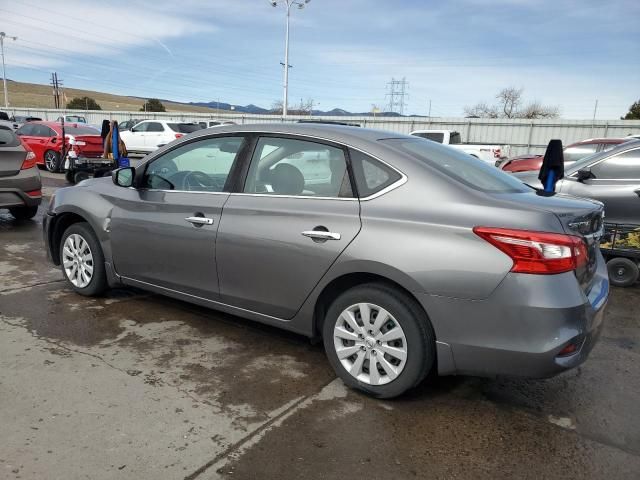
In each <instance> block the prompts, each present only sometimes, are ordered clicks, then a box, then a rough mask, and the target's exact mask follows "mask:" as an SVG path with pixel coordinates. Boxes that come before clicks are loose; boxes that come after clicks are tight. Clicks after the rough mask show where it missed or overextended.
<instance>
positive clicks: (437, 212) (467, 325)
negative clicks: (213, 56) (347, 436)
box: [44, 124, 609, 398]
mask: <svg viewBox="0 0 640 480" xmlns="http://www.w3.org/2000/svg"><path fill="white" fill-rule="evenodd" d="M602 215H603V207H602V204H601V203H599V202H597V201H590V200H582V199H576V198H572V197H564V196H560V195H556V196H553V197H545V196H542V195H540V194H538V193H537V192H536V191H534V190H533V189H531V188H530V187H527V186H525V185H524V184H522V183H521V182H519V181H518V180H516V179H515V178H513V177H511V176H510V175H508V174H506V173H503V172H501V171H499V170H498V169H495V168H493V167H490V166H487V165H484V164H483V162H480V161H478V160H476V159H474V158H472V157H470V156H468V155H465V154H464V153H460V152H457V151H456V150H453V149H451V148H448V147H446V146H442V145H439V144H437V143H435V142H430V141H428V140H424V139H421V138H417V137H415V136H413V137H410V136H405V135H399V134H394V133H388V132H380V131H375V130H367V129H361V128H354V127H345V126H334V125H320V124H318V125H314V124H276V125H244V126H237V125H234V126H228V127H216V128H211V129H208V130H200V131H197V132H194V133H192V134H190V135H188V136H185V137H183V138H181V139H179V140H177V141H175V142H172V143H170V144H169V145H166V146H165V147H163V148H161V149H159V150H158V151H157V152H155V153H153V154H151V155H150V156H148V157H147V160H146V161H145V163H144V164H142V165H141V166H139V167H137V168H123V169H120V170H116V171H115V172H114V174H113V177H112V179H109V178H106V179H94V180H87V181H84V182H82V183H80V184H79V185H77V186H75V187H69V188H63V189H60V190H58V192H57V194H56V195H55V198H52V200H51V202H50V208H49V211H48V213H47V215H46V218H45V221H44V229H45V240H46V244H47V250H48V254H49V256H50V257H51V259H52V260H53V262H54V263H55V264H57V265H61V266H62V271H63V272H64V276H65V277H66V279H67V280H68V282H69V285H70V286H71V287H72V288H73V289H74V290H76V291H77V292H78V293H80V294H84V295H98V294H100V293H102V292H103V291H104V290H105V289H106V288H108V287H115V286H121V285H131V286H136V287H140V288H143V289H146V290H149V291H153V292H158V293H161V294H165V295H168V296H171V297H174V298H178V299H181V300H186V301H188V302H193V303H197V304H199V305H204V306H208V307H211V308H214V309H217V310H221V311H224V312H228V313H232V314H236V315H240V316H242V317H246V318H249V319H252V320H255V321H258V322H263V323H266V324H269V325H275V326H278V327H281V328H285V329H288V330H291V331H294V332H298V333H300V334H303V335H306V336H309V337H312V338H318V339H320V338H322V340H323V341H324V346H325V349H326V353H327V357H328V359H329V361H330V363H331V365H332V366H333V368H334V369H335V371H336V373H337V374H338V375H339V376H340V377H341V378H342V379H343V380H344V382H345V383H346V384H348V385H349V386H351V387H354V388H357V389H360V390H363V391H365V392H367V393H369V394H371V395H374V396H376V397H382V398H388V397H393V396H396V395H399V394H401V393H403V392H404V391H406V390H407V389H409V388H411V387H413V386H415V385H417V384H418V383H420V382H421V381H422V380H423V379H424V378H425V376H426V375H427V374H428V373H429V372H434V373H438V374H440V375H451V374H457V373H464V374H473V375H496V374H505V375H521V376H528V377H547V376H552V375H555V374H558V373H560V372H563V371H565V370H567V369H569V368H572V367H575V366H577V365H579V364H580V363H582V362H583V361H584V360H585V358H586V357H587V355H588V354H589V352H590V350H591V349H592V347H593V345H594V343H595V341H596V339H597V337H598V334H599V332H600V330H601V326H602V318H603V310H604V306H605V304H606V302H607V297H608V291H609V282H608V278H607V270H606V267H605V264H604V261H603V258H602V255H601V254H600V251H599V249H598V243H599V239H600V235H601V232H602Z"/></svg>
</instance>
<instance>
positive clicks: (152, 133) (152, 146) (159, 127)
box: [144, 122, 175, 152]
mask: <svg viewBox="0 0 640 480" xmlns="http://www.w3.org/2000/svg"><path fill="white" fill-rule="evenodd" d="M172 140H175V137H172V138H171V140H169V139H168V138H167V133H165V126H164V125H163V124H162V123H160V122H147V131H146V133H145V136H144V148H145V150H146V151H148V152H153V151H154V150H157V149H158V148H159V147H161V146H163V145H166V144H167V143H169V142H170V141H172Z"/></svg>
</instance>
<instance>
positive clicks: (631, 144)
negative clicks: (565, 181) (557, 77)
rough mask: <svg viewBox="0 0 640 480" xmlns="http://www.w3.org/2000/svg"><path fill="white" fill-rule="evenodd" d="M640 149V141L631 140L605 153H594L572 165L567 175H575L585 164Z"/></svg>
mask: <svg viewBox="0 0 640 480" xmlns="http://www.w3.org/2000/svg"><path fill="white" fill-rule="evenodd" d="M638 147H640V140H631V141H628V142H624V143H621V144H620V145H618V146H617V147H614V148H612V149H611V150H605V151H603V152H598V153H594V154H593V155H588V156H586V157H584V158H581V159H580V160H578V161H577V162H575V163H574V164H572V165H571V166H570V167H569V168H567V170H566V171H565V173H567V172H568V173H569V174H571V173H573V172H574V171H577V170H579V169H580V168H582V166H583V165H585V164H591V163H592V162H597V161H598V160H602V159H604V158H608V157H611V156H613V155H616V154H618V153H622V152H626V151H627V150H633V149H636V148H638ZM587 159H588V162H586V163H585V160H587Z"/></svg>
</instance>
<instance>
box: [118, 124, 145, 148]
mask: <svg viewBox="0 0 640 480" xmlns="http://www.w3.org/2000/svg"><path fill="white" fill-rule="evenodd" d="M147 123H148V122H141V123H138V124H137V125H135V126H134V127H132V128H131V130H126V131H121V132H120V138H121V139H122V141H123V142H124V144H125V145H126V146H127V150H131V151H136V152H143V151H145V145H144V138H145V136H146V134H147Z"/></svg>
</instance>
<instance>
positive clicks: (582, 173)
mask: <svg viewBox="0 0 640 480" xmlns="http://www.w3.org/2000/svg"><path fill="white" fill-rule="evenodd" d="M590 178H593V173H591V170H589V169H587V168H585V169H583V170H578V174H577V176H576V179H577V180H578V181H579V182H584V181H585V180H589V179H590Z"/></svg>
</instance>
